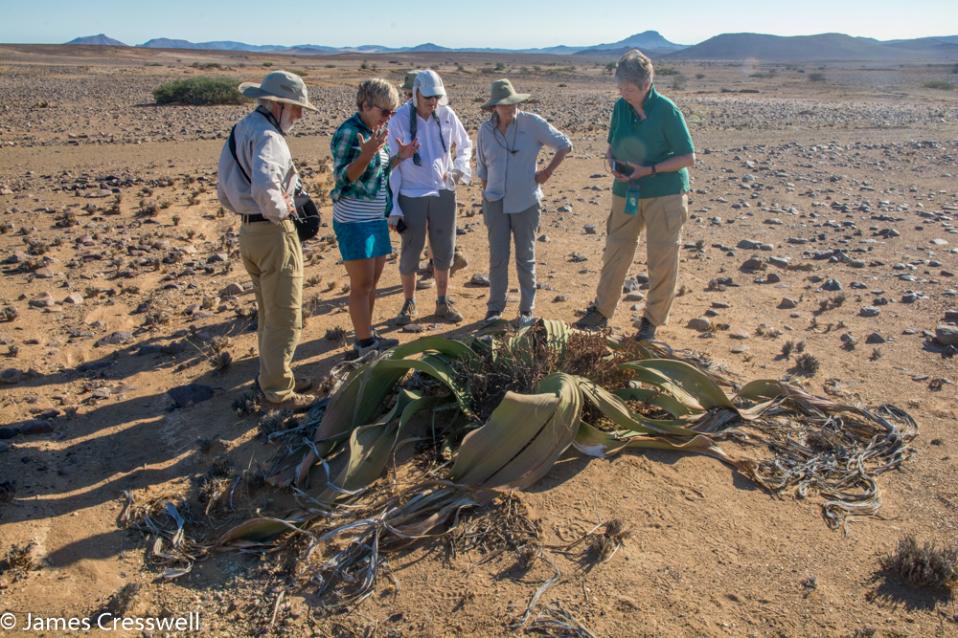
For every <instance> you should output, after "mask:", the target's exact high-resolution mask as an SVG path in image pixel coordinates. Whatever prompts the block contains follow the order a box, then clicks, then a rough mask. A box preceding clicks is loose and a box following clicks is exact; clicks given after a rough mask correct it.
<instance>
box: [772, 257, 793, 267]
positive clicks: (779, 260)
mask: <svg viewBox="0 0 958 638" xmlns="http://www.w3.org/2000/svg"><path fill="white" fill-rule="evenodd" d="M768 263H770V264H772V265H773V266H777V267H778V268H788V265H789V263H791V262H790V261H789V259H788V257H777V256H775V255H772V256H771V257H769V258H768Z"/></svg>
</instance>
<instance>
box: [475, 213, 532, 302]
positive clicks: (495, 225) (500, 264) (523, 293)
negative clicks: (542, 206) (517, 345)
mask: <svg viewBox="0 0 958 638" xmlns="http://www.w3.org/2000/svg"><path fill="white" fill-rule="evenodd" d="M482 216H483V218H484V219H485V221H486V230H487V231H488V233H489V284H490V286H489V303H488V308H489V310H490V311H495V312H502V311H503V310H505V309H506V292H507V290H508V289H509V251H510V248H511V246H512V240H513V238H515V242H516V272H517V273H518V275H519V290H520V297H519V312H523V313H525V312H532V309H533V308H534V307H535V305H536V233H537V232H538V230H539V205H538V204H536V205H535V206H531V207H529V208H527V209H526V210H524V211H522V212H521V213H503V212H502V200H499V201H497V202H490V201H488V200H487V199H485V198H483V199H482Z"/></svg>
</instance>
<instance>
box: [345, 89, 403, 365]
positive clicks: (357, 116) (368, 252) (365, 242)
mask: <svg viewBox="0 0 958 638" xmlns="http://www.w3.org/2000/svg"><path fill="white" fill-rule="evenodd" d="M398 105H399V94H398V93H397V92H396V87H394V86H393V85H392V84H391V83H390V82H387V81H386V80H382V79H379V78H374V79H372V80H366V81H364V82H362V83H361V84H360V85H359V90H358V92H357V94H356V109H357V111H356V113H354V114H353V115H352V116H351V117H350V118H349V119H348V120H346V121H345V122H343V123H342V124H341V125H340V127H339V128H338V129H336V132H335V133H334V134H333V138H332V141H331V142H330V153H331V155H332V158H333V178H334V188H333V190H332V192H331V193H330V199H332V200H333V230H334V231H335V233H336V241H337V243H338V244H339V252H340V254H341V255H342V258H343V264H344V265H345V266H346V272H347V273H348V274H349V318H350V319H351V320H352V323H353V330H354V331H355V333H356V340H355V343H354V344H353V354H354V355H355V356H362V355H364V354H366V353H367V352H370V351H373V350H376V351H379V350H386V349H388V348H392V347H393V346H396V345H397V344H398V343H399V342H398V341H397V340H396V339H384V338H382V337H380V336H379V335H378V334H376V332H375V331H374V330H373V328H372V318H373V306H374V305H375V303H376V284H377V283H378V282H379V277H380V275H382V272H383V266H384V265H385V264H386V256H387V255H389V254H390V253H392V243H391V242H390V240H389V229H388V227H387V224H386V216H387V215H388V214H389V208H390V206H391V205H392V201H391V199H390V197H389V181H388V180H389V173H390V171H391V170H392V169H393V168H395V167H396V166H397V165H398V164H399V162H401V161H403V160H405V159H408V158H410V157H412V155H413V153H415V152H416V145H415V144H399V145H398V146H396V147H395V148H396V149H397V152H396V153H395V154H394V155H391V154H390V146H389V144H388V143H387V141H386V135H387V129H386V122H388V121H389V117H390V116H391V115H392V114H393V111H394V110H395V109H396V107H397V106H398Z"/></svg>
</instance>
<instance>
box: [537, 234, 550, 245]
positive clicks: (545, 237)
mask: <svg viewBox="0 0 958 638" xmlns="http://www.w3.org/2000/svg"><path fill="white" fill-rule="evenodd" d="M538 241H541V242H542V243H543V244H545V243H547V242H548V241H549V236H548V235H545V234H542V235H539V239H538Z"/></svg>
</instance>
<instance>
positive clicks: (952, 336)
mask: <svg viewBox="0 0 958 638" xmlns="http://www.w3.org/2000/svg"><path fill="white" fill-rule="evenodd" d="M935 341H937V342H938V343H940V344H941V345H943V346H958V327H955V326H948V325H945V324H938V326H936V327H935Z"/></svg>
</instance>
